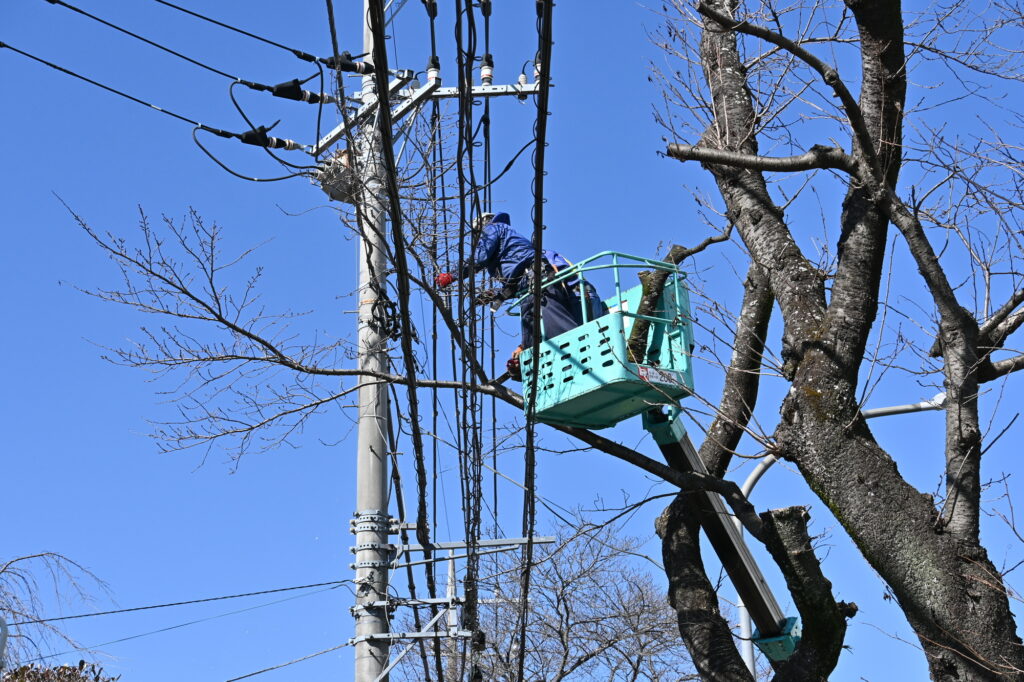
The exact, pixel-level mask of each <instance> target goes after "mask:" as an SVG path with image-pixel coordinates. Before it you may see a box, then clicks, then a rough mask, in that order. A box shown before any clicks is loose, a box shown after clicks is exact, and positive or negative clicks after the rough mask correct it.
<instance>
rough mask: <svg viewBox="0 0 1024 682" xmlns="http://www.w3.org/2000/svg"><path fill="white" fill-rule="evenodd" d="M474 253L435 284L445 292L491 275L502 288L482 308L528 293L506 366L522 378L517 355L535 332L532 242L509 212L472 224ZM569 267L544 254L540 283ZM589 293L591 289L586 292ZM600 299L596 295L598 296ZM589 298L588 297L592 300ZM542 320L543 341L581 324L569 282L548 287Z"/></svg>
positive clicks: (485, 299) (483, 298)
mask: <svg viewBox="0 0 1024 682" xmlns="http://www.w3.org/2000/svg"><path fill="white" fill-rule="evenodd" d="M473 230H474V233H475V234H474V237H475V239H476V249H475V250H474V251H473V254H472V259H471V260H470V262H468V263H466V264H465V265H463V267H462V269H461V270H460V271H459V273H458V276H457V277H456V276H453V275H452V274H450V273H447V272H442V273H440V274H439V275H437V277H436V278H435V284H436V285H437V286H438V287H440V288H444V287H447V286H449V285H451V284H452V283H453V282H455V281H456V280H457V279H462V278H464V277H468V276H471V275H472V274H473V273H475V272H477V271H478V270H486V271H487V273H488V274H489V275H490V276H491V277H493V278H494V279H495V280H497V281H498V283H499V285H500V286H499V288H498V289H492V290H490V291H487V292H482V293H481V295H479V296H477V302H478V303H493V302H499V303H500V302H501V301H503V300H506V299H508V298H512V297H513V296H514V295H515V294H516V292H518V291H522V290H524V289H525V290H527V291H528V292H529V294H528V295H527V296H526V297H525V298H524V299H523V301H522V303H521V304H520V314H521V320H522V343H521V344H520V346H519V347H518V348H516V350H515V351H514V352H513V353H512V358H511V359H509V361H508V370H509V374H510V375H511V376H512V378H514V379H519V378H520V370H519V353H521V352H522V350H523V349H524V348H530V347H532V346H533V338H534V337H533V329H534V317H533V306H534V293H535V289H536V287H535V286H533V277H534V268H533V262H534V260H533V259H534V254H535V253H536V249H534V246H533V244H532V243H531V242H530V240H529V239H527V238H526V237H524V236H522V235H521V234H519V233H518V232H516V231H515V230H513V229H512V225H511V219H510V218H509V215H508V214H507V213H498V214H492V213H485V214H483V215H482V216H480V217H479V218H478V219H477V220H476V221H475V222H474V224H473ZM568 265H569V262H568V261H566V260H565V259H564V258H562V257H561V256H560V255H558V254H557V253H555V252H553V251H544V255H543V256H542V260H541V271H542V279H543V280H548V279H550V278H551V277H554V276H555V274H556V273H557V272H558V270H561V269H562V268H563V267H568ZM588 292H589V289H588ZM595 297H596V293H595ZM587 298H590V297H589V296H588V297H587ZM541 319H542V320H543V325H544V327H543V329H544V336H545V337H546V338H551V337H553V336H557V335H559V334H562V333H563V332H567V331H569V330H570V329H574V328H575V327H578V326H580V325H581V324H583V311H582V308H581V306H580V299H579V294H578V287H576V288H573V287H571V286H567V285H566V284H565V283H560V284H556V285H550V286H547V287H544V290H543V292H542V293H541Z"/></svg>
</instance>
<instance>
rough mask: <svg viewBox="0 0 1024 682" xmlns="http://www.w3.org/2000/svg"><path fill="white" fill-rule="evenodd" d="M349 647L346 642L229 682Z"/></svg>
mask: <svg viewBox="0 0 1024 682" xmlns="http://www.w3.org/2000/svg"><path fill="white" fill-rule="evenodd" d="M347 646H349V643H348V642H345V643H344V644H339V645H338V646H332V647H331V648H330V649H324V650H323V651H318V652H316V653H315V654H309V655H308V656H303V657H302V658H296V659H295V660H292V661H288V662H287V663H281V664H280V665H274V666H271V667H269V668H264V669H263V670H257V671H256V672H254V673H249V674H247V675H242V676H241V677H232V678H231V679H230V680H228V681H227V682H238V680H244V679H246V678H248V677H255V676H256V675H262V674H263V673H269V672H270V671H272V670H280V669H281V668H286V667H288V666H290V665H294V664H296V663H301V662H302V661H308V660H309V659H311V658H316V657H317V656H323V655H324V654H329V653H331V652H332V651H337V650H338V649H341V648H344V647H347Z"/></svg>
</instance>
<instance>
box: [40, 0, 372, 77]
mask: <svg viewBox="0 0 1024 682" xmlns="http://www.w3.org/2000/svg"><path fill="white" fill-rule="evenodd" d="M47 1H48V2H49V0H47ZM155 2H159V3H160V4H161V5H165V6H167V7H170V8H172V9H176V10H178V11H179V12H184V13H185V14H188V15H190V16H193V17H195V18H196V19H202V20H203V21H208V22H209V23H211V24H214V25H216V26H220V27H221V28H226V29H227V30H229V31H234V32H235V33H240V34H242V35H244V36H247V37H249V38H253V39H254V40H258V41H260V42H261V43H266V44H267V45H273V46H274V47H278V48H280V49H282V50H285V51H287V52H291V53H292V54H293V55H295V56H296V57H298V58H299V59H301V60H302V61H305V62H310V63H311V64H315V63H317V62H319V63H320V64H323V65H324V66H326V67H327V68H330V69H337V70H339V71H346V72H350V73H361V74H370V73H373V65H372V64H368V63H366V62H353V61H352V60H353V59H355V57H353V56H352V55H351V54H350V53H348V52H342V53H341V54H340V55H335V56H334V57H317V56H316V55H312V54H310V53H308V52H305V51H303V50H298V49H296V48H293V47H288V46H287V45H282V44H281V43H279V42H276V41H274V40H270V39H269V38H264V37H263V36H259V35H256V34H255V33H250V32H249V31H246V30H243V29H240V28H238V27H237V26H232V25H231V24H225V23H224V22H223V21H217V20H216V19H212V18H210V17H208V16H206V15H203V14H200V13H199V12H194V11H192V10H190V9H186V8H185V7H181V6H180V5H175V4H174V3H173V2H167V0H155ZM360 56H361V55H360Z"/></svg>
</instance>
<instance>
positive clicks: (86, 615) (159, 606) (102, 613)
mask: <svg viewBox="0 0 1024 682" xmlns="http://www.w3.org/2000/svg"><path fill="white" fill-rule="evenodd" d="M348 582H352V581H351V580H331V581H329V582H325V583H312V584H310V585H296V586H294V587H278V588H275V589H272V590H260V591H258V592H243V593H242V594H227V595H224V596H221V597H206V598H204V599H190V600H188V601H176V602H169V603H167V604H153V605H151V606H134V607H132V608H128V609H116V610H114V611H95V612H93V613H80V614H78V615H76V616H57V617H54V618H40V619H39V620H25V621H22V622H20V623H12V624H11V627H14V626H18V625H35V624H37V623H55V622H57V621H59V620H75V619H78V618H91V617H93V616H110V615H113V614H115V613H132V612H134V611H148V610H150V609H163V608H167V607H169V606H187V605H188V604H204V603H206V602H211V601H223V600H225V599H238V598H240V597H257V596H260V595H263V594H274V593H277V592H290V591H292V590H306V589H311V588H314V587H325V586H328V585H333V586H338V585H342V584H344V583H348Z"/></svg>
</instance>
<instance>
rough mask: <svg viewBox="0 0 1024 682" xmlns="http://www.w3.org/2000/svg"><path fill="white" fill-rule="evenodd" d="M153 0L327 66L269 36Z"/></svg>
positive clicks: (161, 0)
mask: <svg viewBox="0 0 1024 682" xmlns="http://www.w3.org/2000/svg"><path fill="white" fill-rule="evenodd" d="M154 1H155V2H158V3H160V4H161V5H164V6H166V7H170V8H172V9H176V10H178V11H179V12H184V13H185V14H188V15H191V16H193V17H195V18H196V19H201V20H203V21H207V22H209V23H211V24H214V25H216V26H220V27H221V28H226V29H228V30H229V31H234V32H235V33H240V34H241V35H244V36H246V37H248V38H252V39H254V40H258V41H260V42H261V43H266V44H267V45H272V46H273V47H277V48H280V49H282V50H284V51H286V52H291V53H292V54H293V55H295V56H296V57H298V58H299V59H301V60H302V61H305V62H310V63H314V62H320V63H321V64H324V65H325V66H327V63H326V60H324V59H321V58H320V57H317V56H316V55H312V54H309V53H308V52H304V51H302V50H298V49H295V48H294V47H288V46H287V45H282V44H281V43H278V42H275V41H273V40H270V39H269V38H264V37H263V36H259V35H256V34H255V33H250V32H249V31H246V30H243V29H240V28H238V27H237V26H232V25H231V24H225V23H224V22H222V21H217V20H216V19H211V18H210V17H208V16H205V15H203V14H200V13H199V12H194V11H192V10H190V9H186V8H184V7H181V6H180V5H175V4H174V3H173V2H167V0H154Z"/></svg>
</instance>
